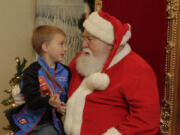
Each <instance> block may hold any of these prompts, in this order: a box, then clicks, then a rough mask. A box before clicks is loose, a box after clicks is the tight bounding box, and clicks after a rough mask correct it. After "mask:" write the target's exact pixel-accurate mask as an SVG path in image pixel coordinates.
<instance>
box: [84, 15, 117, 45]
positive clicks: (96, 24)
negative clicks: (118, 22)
mask: <svg viewBox="0 0 180 135" xmlns="http://www.w3.org/2000/svg"><path fill="white" fill-rule="evenodd" d="M83 26H84V28H85V29H86V30H87V31H88V32H89V33H90V34H92V35H93V36H96V37H97V38H99V39H101V40H102V41H104V42H106V43H108V44H113V41H114V31H113V26H112V24H111V23H110V22H109V21H106V20H105V19H103V18H102V17H100V16H99V14H98V12H93V13H91V15H89V16H88V18H87V19H86V20H85V21H84V23H83Z"/></svg>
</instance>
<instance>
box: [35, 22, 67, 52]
mask: <svg viewBox="0 0 180 135" xmlns="http://www.w3.org/2000/svg"><path fill="white" fill-rule="evenodd" d="M55 34H62V35H63V36H64V37H65V38H66V34H65V33H64V31H63V30H61V29H60V28H58V27H56V26H51V25H41V26H38V27H37V28H35V29H34V31H33V35H32V47H33V49H34V50H35V51H36V53H37V54H39V55H40V54H41V47H42V44H43V43H45V42H47V43H49V42H50V41H51V40H52V39H53V37H54V35H55Z"/></svg>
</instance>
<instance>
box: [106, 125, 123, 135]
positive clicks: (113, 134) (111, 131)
mask: <svg viewBox="0 0 180 135" xmlns="http://www.w3.org/2000/svg"><path fill="white" fill-rule="evenodd" d="M103 135H122V134H121V133H120V132H119V131H118V130H117V129H116V128H114V127H112V128H110V129H108V130H107V131H106V132H105V133H103Z"/></svg>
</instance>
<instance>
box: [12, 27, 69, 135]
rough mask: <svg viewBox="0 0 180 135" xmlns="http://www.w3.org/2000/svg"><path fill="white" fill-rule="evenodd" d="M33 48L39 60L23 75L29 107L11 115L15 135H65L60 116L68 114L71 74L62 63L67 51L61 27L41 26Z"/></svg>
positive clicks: (35, 35) (26, 104)
mask: <svg viewBox="0 0 180 135" xmlns="http://www.w3.org/2000/svg"><path fill="white" fill-rule="evenodd" d="M32 47H33V49H34V50H35V51H36V52H37V54H38V55H39V58H38V61H37V62H34V63H32V64H31V65H30V66H29V67H28V68H27V69H26V70H25V71H24V74H23V78H22V81H21V84H20V88H21V93H22V94H23V95H24V98H25V102H26V103H25V104H24V105H22V106H20V108H19V109H18V110H16V112H15V113H14V114H13V115H12V119H13V122H14V125H15V126H16V129H17V130H16V131H15V135H24V134H28V135H63V134H64V131H63V126H62V122H61V120H60V116H61V115H64V113H65V107H66V106H65V103H64V102H65V101H66V95H67V90H68V81H69V73H70V72H69V70H68V68H67V67H66V66H64V65H62V64H61V63H60V62H61V61H62V59H63V57H64V54H65V52H66V50H67V48H66V35H65V33H64V32H63V31H62V30H61V29H59V28H58V27H55V26H48V25H44V26H39V27H37V28H36V29H35V30H34V31H33V36H32ZM11 124H12V123H11Z"/></svg>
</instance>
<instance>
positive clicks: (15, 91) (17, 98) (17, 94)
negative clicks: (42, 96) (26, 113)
mask: <svg viewBox="0 0 180 135" xmlns="http://www.w3.org/2000/svg"><path fill="white" fill-rule="evenodd" d="M12 97H13V99H14V102H15V103H16V105H17V106H19V105H22V104H24V103H25V100H24V96H23V94H21V90H20V88H19V85H15V86H14V87H13V88H12Z"/></svg>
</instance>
